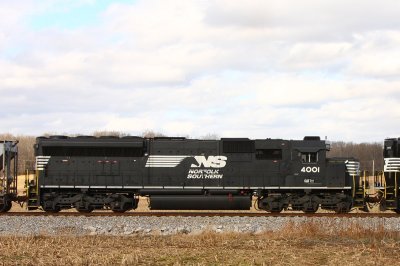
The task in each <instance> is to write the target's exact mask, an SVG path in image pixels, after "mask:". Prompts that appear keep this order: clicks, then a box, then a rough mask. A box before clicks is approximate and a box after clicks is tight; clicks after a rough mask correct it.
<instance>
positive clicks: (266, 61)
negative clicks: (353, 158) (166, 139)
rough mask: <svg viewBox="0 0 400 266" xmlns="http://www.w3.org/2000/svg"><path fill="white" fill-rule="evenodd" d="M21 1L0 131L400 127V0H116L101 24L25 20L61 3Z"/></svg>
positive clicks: (194, 132)
mask: <svg viewBox="0 0 400 266" xmlns="http://www.w3.org/2000/svg"><path fill="white" fill-rule="evenodd" d="M14 2H15V1H9V2H6V3H5V4H4V9H2V11H0V14H4V15H5V18H2V16H0V53H1V54H0V92H1V93H2V102H3V104H4V106H3V107H4V110H7V112H6V113H2V114H0V125H1V128H0V129H1V131H3V132H12V133H19V134H20V133H26V134H41V133H43V132H60V133H84V134H88V133H91V132H93V131H95V130H120V131H124V132H131V133H132V134H135V135H137V134H140V133H141V132H142V131H144V130H146V129H155V130H156V131H159V132H163V133H165V134H170V135H178V134H184V135H190V136H194V137H196V136H202V135H205V134H207V133H210V132H211V133H217V134H218V135H219V136H222V137H247V136H248V137H258V138H266V137H282V138H302V137H303V135H318V134H319V135H321V136H325V135H328V136H329V137H330V138H332V139H336V140H339V139H343V140H353V141H380V140H382V139H383V138H384V137H387V136H395V134H398V132H399V131H400V128H399V123H396V122H394V121H399V119H400V111H399V107H398V104H397V102H398V101H399V99H400V90H399V89H398V88H399V86H400V81H399V78H398V77H399V74H400V64H399V61H398V60H396V59H397V58H399V57H400V54H399V53H400V48H398V47H400V46H399V44H400V21H399V20H398V18H397V17H398V13H399V11H400V4H399V3H398V2H397V1H389V3H386V4H385V5H382V3H377V2H375V1H361V0H360V1H356V2H355V3H352V4H350V3H348V2H347V1H328V2H323V3H322V2H320V1H311V0H307V1H301V2H293V1H279V2H276V1H261V0H260V1H258V0H257V1H252V2H248V3H244V2H242V1H227V0H226V1H217V0H215V1H207V2H204V1H187V0H185V1H184V0H175V1H168V2H166V1H157V0H151V1H149V0H146V1H144V0H143V1H142V0H139V1H136V2H134V3H133V4H112V5H110V6H109V8H108V9H107V10H106V11H105V12H104V13H103V14H101V16H100V17H101V21H100V24H99V25H96V26H87V25H86V26H85V27H81V28H75V29H62V28H57V27H51V28H50V27H49V28H43V29H40V30H39V29H32V28H30V27H29V25H28V24H27V22H28V21H29V18H30V17H31V15H32V14H43V13H44V12H46V10H54V8H56V6H57V3H58V2H57V1H45V2H37V1H31V2H29V3H30V6H33V5H34V4H36V6H35V8H33V9H29V8H27V7H25V6H24V5H18V4H15V3H14ZM83 3H84V2H75V1H74V3H72V2H69V4H73V5H78V6H79V5H81V4H83ZM90 3H92V4H93V3H95V2H90ZM69 4H68V3H67V4H65V3H64V4H63V7H62V8H68V5H69ZM28 7H29V5H28ZM60 8H61V7H60ZM4 10H6V11H4ZM8 17H10V18H9V20H8V19H7V18H8ZM10 47H20V49H16V50H12V49H11V48H10ZM379 125H382V126H379ZM373 128H378V130H372V129H373ZM370 129H371V130H370Z"/></svg>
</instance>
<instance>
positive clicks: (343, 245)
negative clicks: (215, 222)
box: [0, 223, 400, 265]
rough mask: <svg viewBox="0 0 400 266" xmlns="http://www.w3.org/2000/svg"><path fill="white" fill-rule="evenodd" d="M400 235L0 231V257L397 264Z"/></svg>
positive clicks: (315, 230) (308, 228)
mask: <svg viewBox="0 0 400 266" xmlns="http://www.w3.org/2000/svg"><path fill="white" fill-rule="evenodd" d="M399 240H400V236H399V234H398V233H392V232H385V231H384V230H377V231H368V230H365V229H362V228H360V227H357V226H354V227H353V228H350V229H349V230H348V231H341V232H335V233H334V234H330V233H326V232H323V231H321V230H320V229H319V227H318V226H317V225H316V224H313V223H310V224H306V225H304V226H302V227H301V228H295V227H294V226H293V225H288V226H287V227H286V228H285V229H284V230H282V231H280V232H267V233H263V234H258V235H252V234H233V233H232V234H217V233H211V232H206V233H203V234H201V235H174V236H127V237H110V236H84V237H72V236H56V237H54V236H53V237H50V236H37V237H0V262H2V263H4V264H6V265H9V264H18V265H42V264H57V265H71V264H73V265H76V264H78V265H94V264H96V265H115V264H122V265H136V264H140V265H153V264H156V265H160V264H162V265H183V264H184V265H209V264H217V265H220V264H223V265H338V264H343V263H346V264H348V265H376V264H382V265H385V264H388V265H394V264H397V263H398V261H399V259H400V242H399Z"/></svg>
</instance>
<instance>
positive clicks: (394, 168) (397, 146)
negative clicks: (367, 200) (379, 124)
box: [381, 138, 400, 213]
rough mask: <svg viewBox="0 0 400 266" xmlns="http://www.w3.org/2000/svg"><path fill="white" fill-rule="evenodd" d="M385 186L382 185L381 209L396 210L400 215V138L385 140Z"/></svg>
mask: <svg viewBox="0 0 400 266" xmlns="http://www.w3.org/2000/svg"><path fill="white" fill-rule="evenodd" d="M383 157H384V160H385V164H384V178H383V180H384V184H382V185H381V186H382V189H381V191H382V194H383V201H382V204H381V209H383V210H384V209H390V210H394V211H396V212H397V213H400V191H399V186H400V181H399V177H400V173H399V172H400V138H390V139H385V141H384V145H383Z"/></svg>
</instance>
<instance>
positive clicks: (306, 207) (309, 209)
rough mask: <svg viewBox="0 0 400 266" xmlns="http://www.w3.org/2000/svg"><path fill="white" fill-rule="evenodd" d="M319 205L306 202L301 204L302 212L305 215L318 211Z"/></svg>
mask: <svg viewBox="0 0 400 266" xmlns="http://www.w3.org/2000/svg"><path fill="white" fill-rule="evenodd" d="M318 208H319V204H318V202H316V201H308V202H306V203H304V204H303V212H305V213H315V212H317V211H318Z"/></svg>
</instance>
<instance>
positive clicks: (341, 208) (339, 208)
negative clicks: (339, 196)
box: [335, 202, 351, 213]
mask: <svg viewBox="0 0 400 266" xmlns="http://www.w3.org/2000/svg"><path fill="white" fill-rule="evenodd" d="M350 209H351V203H350V202H339V203H338V204H336V208H335V212H336V213H347V212H349V211H350Z"/></svg>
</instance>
